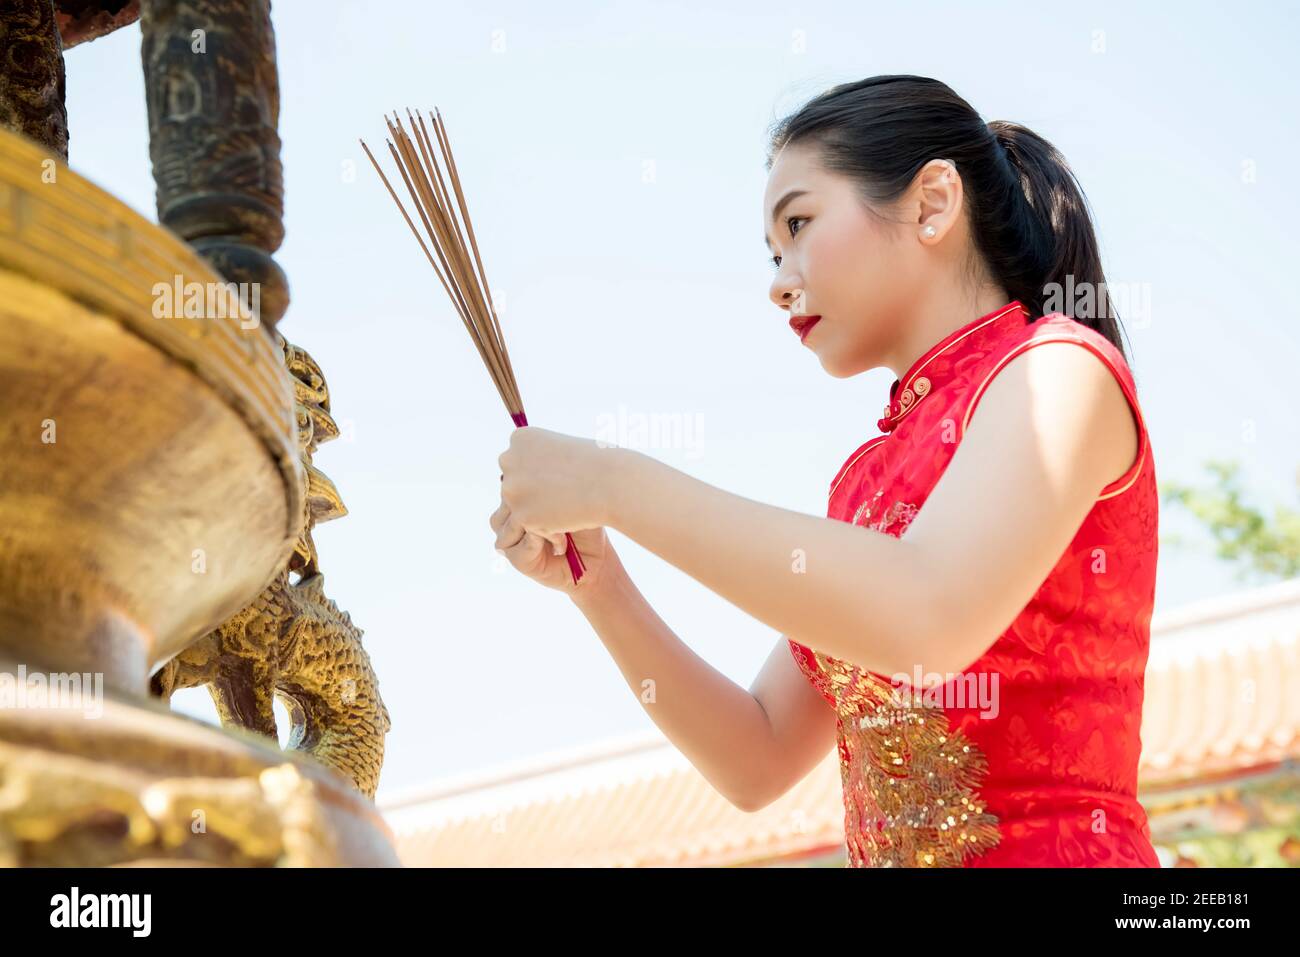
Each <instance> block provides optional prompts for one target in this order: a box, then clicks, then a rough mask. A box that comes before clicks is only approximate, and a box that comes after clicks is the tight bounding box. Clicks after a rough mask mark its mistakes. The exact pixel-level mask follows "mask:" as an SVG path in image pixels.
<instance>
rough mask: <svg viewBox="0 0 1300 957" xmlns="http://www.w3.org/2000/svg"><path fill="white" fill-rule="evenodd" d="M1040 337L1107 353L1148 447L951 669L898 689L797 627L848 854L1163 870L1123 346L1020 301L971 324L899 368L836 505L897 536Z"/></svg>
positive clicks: (909, 863) (918, 863) (1136, 477)
mask: <svg viewBox="0 0 1300 957" xmlns="http://www.w3.org/2000/svg"><path fill="white" fill-rule="evenodd" d="M1044 342H1073V343H1076V344H1078V345H1079V346H1082V347H1083V348H1085V349H1088V350H1089V351H1091V352H1092V353H1094V354H1095V355H1096V356H1097V357H1098V358H1099V359H1101V361H1102V362H1104V363H1105V364H1106V366H1107V368H1109V369H1110V371H1111V372H1112V373H1113V374H1114V376H1115V378H1116V379H1118V380H1119V383H1120V385H1121V386H1122V387H1123V390H1124V394H1125V396H1127V398H1128V400H1129V404H1130V406H1131V408H1132V411H1133V413H1134V418H1135V421H1136V423H1137V426H1138V445H1139V449H1138V453H1137V457H1136V459H1135V460H1134V462H1133V464H1132V465H1131V466H1130V467H1129V469H1128V471H1126V472H1125V473H1124V474H1123V475H1122V476H1120V477H1119V478H1118V479H1116V480H1115V481H1113V482H1111V483H1110V484H1108V485H1107V486H1106V487H1105V488H1104V489H1102V490H1101V492H1100V493H1099V495H1098V497H1097V501H1096V503H1095V504H1094V505H1093V507H1092V510H1091V511H1090V512H1089V513H1088V515H1087V517H1086V518H1085V519H1084V521H1083V523H1082V524H1081V525H1080V527H1079V530H1078V533H1077V534H1076V535H1075V536H1074V540H1073V541H1072V542H1071V543H1070V545H1069V547H1068V548H1066V550H1065V552H1064V554H1062V555H1061V558H1060V560H1059V561H1058V562H1057V563H1056V565H1055V567H1054V568H1053V569H1052V571H1051V573H1050V574H1049V575H1048V576H1047V579H1046V580H1045V581H1044V582H1043V584H1042V586H1041V587H1040V588H1039V589H1038V591H1037V593H1036V594H1035V595H1034V597H1033V598H1032V599H1031V600H1030V602H1029V604H1027V605H1026V606H1025V607H1024V610H1023V611H1021V612H1020V614H1019V615H1018V616H1017V617H1016V619H1015V621H1014V622H1012V624H1011V626H1010V627H1009V628H1007V630H1006V631H1005V632H1003V633H1002V635H1001V636H1000V637H999V638H998V639H997V640H996V641H995V642H994V643H993V644H992V645H991V646H990V647H989V648H988V650H987V651H985V652H984V654H983V655H982V656H981V657H980V658H979V659H977V660H976V661H975V662H973V663H972V664H971V665H970V666H969V667H968V668H966V669H965V670H964V671H963V672H961V673H960V674H958V675H946V676H940V677H939V678H938V679H931V680H928V681H927V679H926V678H925V676H923V675H915V676H912V678H911V679H910V680H909V681H906V682H902V681H900V682H899V683H898V684H895V683H894V682H892V681H891V680H890V678H889V677H888V676H885V675H880V674H877V673H875V672H870V671H866V670H865V669H862V668H859V667H857V666H855V665H853V664H851V663H850V662H847V661H842V660H839V659H836V658H833V657H831V656H829V655H826V654H823V653H821V652H817V651H814V650H813V649H811V648H808V647H806V646H804V645H801V644H799V643H797V642H795V641H793V640H790V648H791V651H792V652H793V654H794V657H795V659H796V660H797V661H798V663H799V667H800V669H801V670H802V671H803V673H804V674H805V675H807V677H808V679H809V680H810V681H811V682H812V684H813V686H814V687H815V688H816V689H817V690H818V691H819V692H820V693H821V694H822V695H823V696H824V697H825V698H826V699H827V701H829V702H830V703H831V704H832V705H833V706H834V707H835V710H836V714H837V718H838V720H837V725H836V737H837V741H838V751H839V763H840V772H841V778H842V783H843V792H844V827H845V841H846V845H847V850H848V860H849V865H850V866H853V867H1159V866H1160V864H1159V860H1158V859H1157V857H1156V854H1155V850H1154V849H1153V847H1152V845H1151V840H1150V828H1149V826H1148V824H1147V818H1146V813H1145V811H1144V809H1143V808H1142V805H1141V804H1139V803H1138V800H1137V796H1136V795H1137V767H1138V754H1139V751H1140V750H1141V741H1140V738H1139V730H1140V726H1141V720H1142V693H1143V675H1144V672H1145V669H1146V661H1147V648H1148V643H1149V639H1150V624H1151V611H1152V602H1153V599H1154V594H1155V572H1156V550H1157V546H1156V526H1157V504H1158V499H1157V491H1156V477H1155V468H1154V464H1153V462H1152V457H1151V448H1150V443H1149V441H1148V437H1147V431H1146V424H1145V422H1144V421H1143V418H1142V413H1141V409H1140V408H1139V406H1138V401H1137V392H1136V389H1135V387H1134V383H1133V377H1132V374H1131V372H1130V370H1129V367H1128V364H1127V363H1126V362H1125V361H1124V358H1123V355H1122V354H1121V353H1120V351H1119V350H1118V349H1117V348H1115V346H1114V345H1112V344H1111V343H1110V342H1109V341H1108V340H1107V339H1106V338H1105V337H1104V336H1102V335H1101V334H1100V333H1098V332H1096V331H1094V330H1092V329H1090V328H1088V327H1087V326H1084V325H1083V324H1082V323H1079V322H1076V321H1075V320H1073V319H1070V318H1068V317H1066V316H1064V315H1062V314H1060V313H1052V314H1050V315H1047V316H1043V317H1041V318H1039V319H1035V320H1032V321H1031V318H1030V313H1029V311H1028V310H1027V309H1026V308H1025V307H1024V305H1022V304H1021V303H1020V302H1018V301H1013V302H1011V303H1009V304H1007V305H1005V306H1003V307H1001V308H999V309H997V310H995V311H993V312H991V313H989V314H987V315H984V316H980V317H979V318H978V319H975V320H973V321H971V322H969V323H967V324H966V325H964V326H962V327H961V328H960V329H957V330H956V331H954V332H952V333H951V334H950V335H948V336H946V337H944V339H942V340H941V341H940V342H938V343H936V344H935V345H934V346H933V347H931V348H930V349H929V350H928V351H927V352H926V353H925V354H924V355H922V356H921V357H920V358H919V359H917V360H916V362H915V363H913V365H912V368H911V369H909V370H908V371H907V373H906V374H905V375H904V376H903V378H902V379H900V380H898V381H896V382H895V383H894V385H893V387H892V388H891V389H890V404H889V405H888V406H886V407H885V416H884V418H882V419H881V420H880V421H879V423H878V425H879V427H880V429H881V430H882V431H883V432H884V433H885V434H884V435H880V436H876V437H875V438H872V439H871V440H870V441H868V442H866V443H865V444H863V445H862V446H860V447H859V448H858V449H857V450H856V451H854V453H853V454H852V455H851V456H849V458H848V460H847V461H846V462H845V463H844V465H843V466H842V467H841V468H840V470H839V472H838V474H836V476H835V478H834V480H833V481H832V482H831V485H830V501H829V505H828V508H827V516H828V517H829V518H835V519H839V520H840V521H843V522H851V523H853V524H855V525H861V526H864V527H866V528H871V529H874V530H875V531H878V532H883V533H885V534H886V535H893V536H901V535H902V534H903V533H904V532H905V531H906V530H907V526H908V525H909V524H910V523H911V521H912V519H913V517H914V516H915V515H916V514H917V511H918V510H919V509H920V508H921V507H923V506H924V504H925V499H926V496H927V495H928V494H929V493H930V490H931V489H933V488H934V486H935V483H936V482H937V481H938V479H939V476H940V475H942V474H943V471H944V469H945V468H947V465H948V462H949V461H950V460H951V458H952V455H953V452H954V451H955V450H956V448H957V445H958V444H960V441H961V437H962V435H963V434H964V432H965V429H966V426H967V424H968V423H969V422H970V419H971V415H972V413H973V412H974V411H975V409H976V407H977V405H978V403H979V400H980V396H981V395H982V394H983V393H984V391H985V390H986V389H987V388H988V385H989V382H990V381H991V380H992V378H993V377H994V376H995V375H997V374H998V372H999V370H1001V369H1002V368H1003V367H1004V366H1005V365H1006V364H1007V363H1008V362H1010V361H1011V360H1012V359H1013V358H1015V357H1016V356H1018V355H1019V354H1021V353H1022V352H1024V351H1025V350H1026V349H1032V348H1034V346H1037V345H1041V344H1042V343H1044ZM972 574H979V570H978V569H972ZM944 679H947V680H946V682H945V680H944ZM913 682H915V685H914V684H913ZM927 687H928V688H930V689H931V690H930V691H928V692H926V691H923V690H922V689H925V688H927ZM900 691H902V692H906V693H905V694H900Z"/></svg>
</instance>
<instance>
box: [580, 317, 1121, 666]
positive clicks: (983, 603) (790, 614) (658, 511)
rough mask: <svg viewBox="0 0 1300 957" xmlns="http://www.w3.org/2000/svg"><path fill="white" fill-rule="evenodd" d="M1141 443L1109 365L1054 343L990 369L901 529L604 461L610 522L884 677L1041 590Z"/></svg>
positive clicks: (635, 459) (962, 638)
mask: <svg viewBox="0 0 1300 957" xmlns="http://www.w3.org/2000/svg"><path fill="white" fill-rule="evenodd" d="M1137 448H1138V444H1137V431H1136V426H1135V423H1134V420H1133V417H1132V414H1131V412H1130V410H1129V406H1128V401H1127V399H1126V398H1125V396H1124V394H1123V392H1122V390H1121V389H1120V386H1119V384H1118V382H1116V380H1115V379H1114V377H1113V376H1112V375H1111V373H1110V372H1109V370H1108V369H1107V368H1106V367H1105V366H1104V365H1103V364H1102V362H1101V361H1100V360H1099V359H1097V358H1096V357H1095V356H1094V355H1093V354H1092V353H1091V352H1090V351H1088V350H1087V349H1086V348H1081V347H1078V346H1077V345H1076V344H1074V343H1071V342H1051V343H1045V344H1042V345H1040V346H1038V347H1036V348H1033V349H1030V350H1027V351H1026V352H1025V353H1023V354H1022V355H1020V356H1018V357H1016V358H1015V359H1013V360H1012V361H1011V362H1009V363H1008V364H1007V365H1006V367H1005V368H1004V369H1003V370H1002V372H1001V373H1000V374H999V375H997V376H996V377H995V378H994V379H993V381H992V382H991V383H990V385H989V388H988V390H987V391H986V392H985V394H984V395H983V397H982V399H981V400H980V404H979V406H978V409H977V414H976V415H974V416H973V418H972V419H971V421H970V423H969V426H968V428H967V430H966V432H965V435H964V437H963V439H962V442H961V444H960V445H959V447H958V448H957V450H956V452H955V453H954V454H953V458H952V460H951V462H950V463H949V465H948V468H947V469H946V470H945V472H944V474H943V475H942V476H941V477H940V479H939V481H938V483H937V484H936V485H935V487H934V489H933V490H932V491H931V492H930V495H929V497H928V498H927V500H926V503H925V506H924V507H923V508H922V509H921V510H920V512H918V514H917V516H916V518H915V519H914V520H913V522H912V523H911V525H910V526H909V528H908V531H907V534H906V536H905V537H903V538H894V537H891V536H888V535H884V534H881V533H878V532H875V531H873V530H870V529H863V528H861V527H858V526H853V525H850V524H847V523H844V522H840V521H835V520H831V519H825V518H818V517H815V516H811V515H806V514H802V513H799V512H794V511H790V510H787V509H783V508H778V507H776V506H772V505H766V504H763V503H760V502H755V501H753V500H750V499H747V498H743V497H741V496H738V495H732V494H729V493H727V492H724V491H722V490H721V489H718V488H716V487H714V486H712V485H709V484H707V483H705V482H702V481H699V480H697V479H694V478H691V477H690V476H687V475H685V474H683V473H681V472H678V471H676V470H674V469H672V468H670V467H668V466H666V465H664V464H662V463H660V462H657V461H655V460H654V459H651V458H649V457H648V456H645V455H641V454H639V453H636V452H631V451H627V450H617V451H618V455H616V456H606V461H607V462H608V463H610V469H611V470H612V472H613V474H612V475H610V476H609V477H608V478H607V479H606V480H605V484H607V486H608V488H609V489H610V490H611V492H610V496H609V498H608V500H607V503H606V505H605V511H606V512H607V514H605V515H604V516H603V518H604V519H605V521H604V524H607V525H609V526H611V527H613V528H617V529H618V530H619V531H621V532H622V533H623V534H625V535H627V536H628V537H629V538H631V539H633V540H634V541H636V542H638V543H639V544H641V545H642V546H644V547H645V548H647V549H649V550H650V551H652V552H654V553H655V554H656V555H658V556H660V557H661V558H663V559H664V560H665V561H668V562H670V563H671V564H673V565H675V566H677V567H678V568H680V569H681V570H682V571H684V572H686V573H687V574H688V575H690V576H691V577H692V578H695V579H696V580H698V581H699V582H701V583H702V584H704V585H705V586H707V587H708V588H710V589H712V590H713V591H715V592H717V593H718V594H719V595H721V596H722V597H724V598H726V599H727V600H728V601H731V602H732V603H733V604H735V605H737V606H738V607H739V608H741V609H742V610H744V611H746V612H748V613H749V614H750V615H752V616H753V617H755V618H757V619H758V620H759V621H762V622H763V623H764V624H766V625H769V626H770V627H772V628H774V629H776V630H778V631H781V632H784V633H787V634H794V635H798V636H800V638H799V640H800V641H801V642H803V643H805V644H808V645H810V646H811V647H814V648H816V649H818V650H820V651H823V652H826V653H829V654H831V655H834V656H836V657H838V658H842V659H845V660H849V661H853V662H855V663H857V664H859V665H862V666H864V667H867V668H869V669H871V670H873V671H876V672H879V673H881V674H885V675H893V674H899V673H902V674H905V675H908V676H910V675H911V674H912V671H913V668H914V667H915V666H917V665H919V666H920V667H921V668H922V670H924V671H937V672H940V673H944V672H956V671H960V670H961V669H963V668H965V667H966V666H968V665H969V664H970V662H971V661H973V660H975V659H976V658H978V657H979V655H980V654H982V653H983V651H984V650H985V649H987V648H988V647H989V645H991V644H992V643H993V642H994V641H995V640H996V638H997V636H998V635H1000V634H1001V633H1002V631H1003V630H1005V629H1006V627H1007V626H1008V625H1009V624H1010V622H1011V621H1012V620H1014V618H1015V616H1016V614H1017V613H1018V612H1019V611H1020V609H1022V608H1023V607H1024V606H1025V604H1026V603H1027V602H1028V601H1029V599H1030V598H1032V597H1033V594H1034V592H1035V591H1037V589H1038V588H1039V587H1040V586H1041V584H1042V582H1043V581H1044V579H1045V578H1046V577H1047V575H1048V573H1049V572H1050V571H1051V570H1052V568H1053V567H1054V566H1055V564H1056V562H1057V561H1058V560H1059V559H1060V557H1061V555H1062V553H1063V552H1064V551H1065V549H1066V547H1067V546H1068V545H1069V543H1070V541H1071V539H1073V537H1074V535H1075V534H1076V532H1077V531H1078V528H1079V525H1080V524H1081V523H1082V521H1083V519H1084V517H1085V516H1086V515H1087V513H1088V511H1089V510H1090V509H1091V508H1092V506H1093V504H1094V502H1095V501H1096V497H1097V495H1098V493H1099V492H1100V490H1101V489H1102V488H1103V487H1104V486H1105V485H1106V483H1107V482H1109V481H1111V480H1113V479H1115V478H1116V477H1117V476H1119V475H1121V474H1123V473H1124V472H1125V471H1126V470H1127V469H1128V467H1129V466H1130V465H1131V464H1132V462H1133V460H1134V457H1135V454H1136V452H1137ZM614 490H616V491H614Z"/></svg>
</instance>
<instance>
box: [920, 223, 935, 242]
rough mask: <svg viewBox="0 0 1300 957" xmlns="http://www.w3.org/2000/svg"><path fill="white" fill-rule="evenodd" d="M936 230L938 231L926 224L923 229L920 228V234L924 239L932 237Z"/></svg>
mask: <svg viewBox="0 0 1300 957" xmlns="http://www.w3.org/2000/svg"><path fill="white" fill-rule="evenodd" d="M936 232H938V230H936V229H935V228H934V227H933V226H926V227H925V228H924V229H922V230H921V235H922V236H924V237H925V238H926V239H933V238H934V234H935V233H936Z"/></svg>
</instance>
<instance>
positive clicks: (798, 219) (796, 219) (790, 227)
mask: <svg viewBox="0 0 1300 957" xmlns="http://www.w3.org/2000/svg"><path fill="white" fill-rule="evenodd" d="M807 218H808V217H806V216H787V217H786V218H785V228H786V232H788V233H789V234H790V235H791V236H793V235H795V234H796V233H797V232H798V230H797V229H795V228H794V224H795V223H802V222H805V221H806V220H807ZM772 265H773V266H775V267H776V268H777V269H780V268H781V257H780V256H773V257H772Z"/></svg>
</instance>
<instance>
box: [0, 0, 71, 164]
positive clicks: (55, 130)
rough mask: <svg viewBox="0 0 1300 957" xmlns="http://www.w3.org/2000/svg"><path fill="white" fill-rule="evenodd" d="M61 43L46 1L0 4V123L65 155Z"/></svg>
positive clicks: (16, 0)
mask: <svg viewBox="0 0 1300 957" xmlns="http://www.w3.org/2000/svg"><path fill="white" fill-rule="evenodd" d="M64 90H65V84H64V75H63V45H62V42H61V41H60V39H59V28H58V24H57V22H56V21H55V18H54V4H53V2H52V0H4V3H3V4H0V127H3V128H5V129H8V130H13V131H14V132H15V133H22V134H23V135H24V136H27V137H30V138H31V139H33V140H35V141H36V142H38V143H40V144H41V145H42V146H44V147H45V148H46V149H48V150H51V151H53V152H55V153H58V154H59V156H61V157H63V158H64V159H67V158H68V111H67V107H66V106H65V105H64Z"/></svg>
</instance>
